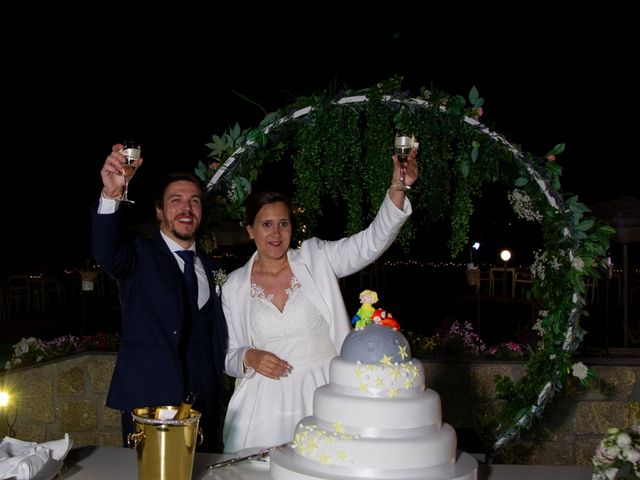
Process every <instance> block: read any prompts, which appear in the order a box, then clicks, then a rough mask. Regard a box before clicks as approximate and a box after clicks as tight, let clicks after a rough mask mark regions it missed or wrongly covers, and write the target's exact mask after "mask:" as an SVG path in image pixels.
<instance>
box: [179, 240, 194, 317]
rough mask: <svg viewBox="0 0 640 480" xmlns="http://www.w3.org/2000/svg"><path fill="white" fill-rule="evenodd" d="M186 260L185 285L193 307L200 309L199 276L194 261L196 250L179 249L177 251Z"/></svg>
mask: <svg viewBox="0 0 640 480" xmlns="http://www.w3.org/2000/svg"><path fill="white" fill-rule="evenodd" d="M176 253H177V254H178V255H179V256H180V258H182V260H184V286H185V288H186V290H187V296H188V297H189V303H190V304H191V307H193V308H195V309H196V310H198V277H196V269H195V265H194V263H193V260H194V256H195V252H193V251H192V250H178V251H177V252H176Z"/></svg>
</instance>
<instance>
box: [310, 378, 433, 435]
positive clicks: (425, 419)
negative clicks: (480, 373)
mask: <svg viewBox="0 0 640 480" xmlns="http://www.w3.org/2000/svg"><path fill="white" fill-rule="evenodd" d="M313 415H314V416H315V417H316V418H318V419H320V420H322V421H324V422H327V423H329V424H333V423H335V422H341V423H342V424H344V425H345V426H348V427H356V428H365V427H374V428H388V429H403V428H420V427H429V426H433V425H435V426H437V427H439V426H440V425H441V423H442V407H441V405H440V395H438V393H437V392H435V391H434V390H431V389H427V390H425V391H423V392H416V393H415V394H414V395H411V396H406V397H395V398H381V397H362V396H354V395H349V394H348V389H346V388H345V387H339V386H335V385H332V384H328V385H323V386H322V387H320V388H318V389H317V390H316V392H315V393H314V396H313Z"/></svg>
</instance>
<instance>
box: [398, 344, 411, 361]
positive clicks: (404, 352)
mask: <svg viewBox="0 0 640 480" xmlns="http://www.w3.org/2000/svg"><path fill="white" fill-rule="evenodd" d="M398 355H400V358H401V359H402V360H404V359H405V358H407V357H408V356H409V354H408V353H407V346H406V345H404V346H400V347H398Z"/></svg>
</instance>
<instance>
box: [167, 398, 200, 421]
mask: <svg viewBox="0 0 640 480" xmlns="http://www.w3.org/2000/svg"><path fill="white" fill-rule="evenodd" d="M195 400H196V395H195V393H193V392H189V393H187V395H186V396H185V397H184V400H182V402H181V403H180V406H179V407H178V410H176V415H175V416H174V417H173V419H174V420H184V419H185V418H189V417H190V416H191V405H193V402H195Z"/></svg>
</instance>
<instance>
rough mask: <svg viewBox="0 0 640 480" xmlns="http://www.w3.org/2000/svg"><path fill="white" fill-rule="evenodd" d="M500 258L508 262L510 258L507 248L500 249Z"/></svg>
mask: <svg viewBox="0 0 640 480" xmlns="http://www.w3.org/2000/svg"><path fill="white" fill-rule="evenodd" d="M500 258H501V259H502V261H504V262H508V261H509V259H510V258H511V252H510V251H509V250H502V251H501V252H500Z"/></svg>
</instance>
